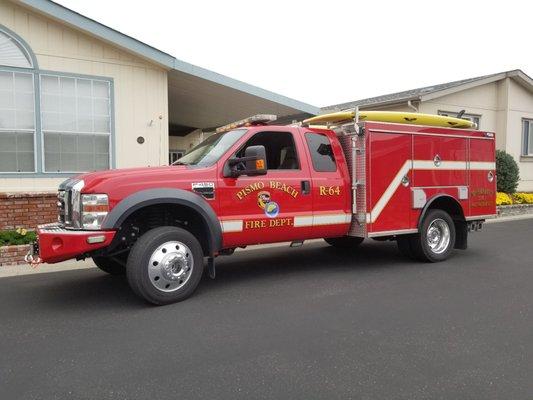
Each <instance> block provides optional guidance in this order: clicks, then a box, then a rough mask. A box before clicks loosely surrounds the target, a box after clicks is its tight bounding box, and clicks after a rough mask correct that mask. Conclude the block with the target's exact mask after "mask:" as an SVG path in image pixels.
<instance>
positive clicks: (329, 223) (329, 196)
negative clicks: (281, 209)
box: [301, 130, 352, 237]
mask: <svg viewBox="0 0 533 400" xmlns="http://www.w3.org/2000/svg"><path fill="white" fill-rule="evenodd" d="M301 131H302V134H303V138H304V141H305V144H306V148H307V151H308V152H309V160H310V166H309V169H310V171H311V181H312V189H311V191H312V195H313V219H312V220H310V221H302V222H303V223H312V230H313V233H314V236H315V237H338V236H344V235H346V233H347V232H348V227H349V224H350V222H351V217H352V214H351V209H350V199H351V186H349V182H350V180H349V174H348V169H347V168H346V166H345V163H344V162H342V161H341V160H344V157H343V155H342V148H341V146H340V144H339V142H338V140H337V139H336V138H332V137H330V136H328V135H327V134H326V133H325V132H316V131H315V132H308V131H305V130H301ZM332 139H333V140H332ZM350 185H351V184H350Z"/></svg>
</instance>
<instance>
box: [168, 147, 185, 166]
mask: <svg viewBox="0 0 533 400" xmlns="http://www.w3.org/2000/svg"><path fill="white" fill-rule="evenodd" d="M174 154H176V155H178V154H181V155H179V156H178V157H177V158H176V160H179V159H180V158H181V157H183V156H184V155H185V150H169V151H168V163H169V165H170V164H172V163H173V162H174V161H172V155H174Z"/></svg>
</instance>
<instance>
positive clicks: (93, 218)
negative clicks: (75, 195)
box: [81, 194, 109, 229]
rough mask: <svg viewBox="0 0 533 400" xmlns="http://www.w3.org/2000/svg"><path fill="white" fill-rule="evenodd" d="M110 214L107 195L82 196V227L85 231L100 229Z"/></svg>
mask: <svg viewBox="0 0 533 400" xmlns="http://www.w3.org/2000/svg"><path fill="white" fill-rule="evenodd" d="M108 212H109V199H108V198H107V194H82V195H81V227H82V228H83V229H100V228H101V227H102V223H103V222H104V219H105V217H106V216H107V213H108Z"/></svg>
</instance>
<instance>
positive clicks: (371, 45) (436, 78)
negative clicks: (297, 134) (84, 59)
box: [56, 0, 533, 106]
mask: <svg viewBox="0 0 533 400" xmlns="http://www.w3.org/2000/svg"><path fill="white" fill-rule="evenodd" d="M56 2H58V3H60V4H62V5H64V6H66V7H68V8H70V9H72V10H74V11H77V12H79V13H81V14H84V15H86V16H88V17H90V18H92V19H95V20H97V21H98V22H100V23H103V24H105V25H107V26H109V27H111V28H113V29H116V30H118V31H120V32H122V33H125V34H127V35H130V36H132V37H134V38H136V39H138V40H141V41H143V42H144V43H147V44H149V45H151V46H153V47H156V48H158V49H159V50H162V51H165V52H167V53H169V54H171V55H173V56H174V57H176V58H178V59H180V60H183V61H186V62H188V63H191V64H195V65H198V66H200V67H203V68H207V69H210V70H212V71H215V72H218V73H221V74H224V75H227V76H229V77H232V78H235V79H238V80H241V81H244V82H246V83H249V84H252V85H255V86H259V87H261V88H264V89H267V90H270V91H273V92H276V93H279V94H282V95H285V96H288V97H291V98H294V99H296V100H300V101H303V102H306V103H309V104H312V105H315V106H327V105H332V104H338V103H343V102H347V101H352V100H357V99H362V98H366V97H372V96H379V95H382V94H387V93H393V92H397V91H401V90H407V89H413V88H417V87H422V86H428V85H433V84H438V83H443V82H449V81H453V80H459V79H465V78H470V77H474V76H480V75H486V74H491V73H496V72H501V71H506V70H511V69H516V68H520V69H522V70H523V71H524V72H525V73H527V74H528V75H529V76H533V50H532V49H533V30H532V28H531V26H532V19H531V15H532V14H533V2H532V1H520V0H507V1H492V0H486V1H473V0H470V1H469V0H462V1H456V0H447V1H442V2H441V1H431V0H425V1H418V0H416V1H415V0H406V1H401V0H396V1H393V0H391V1H389V0H367V1H365V2H357V1H336V0H329V1H323V0H322V1H310V0H307V1H289V0H269V1H253V0H247V1H231V0H224V1H221V0H219V1H208V0H194V1H170V0H167V1H165V0H150V1H138V0H137V1H121V0H91V1H87V0H56ZM126 4H127V5H126Z"/></svg>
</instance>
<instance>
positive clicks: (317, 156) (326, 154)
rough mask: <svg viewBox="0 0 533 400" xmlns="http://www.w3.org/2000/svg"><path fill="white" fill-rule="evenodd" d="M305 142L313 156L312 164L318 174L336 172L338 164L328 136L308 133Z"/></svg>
mask: <svg viewBox="0 0 533 400" xmlns="http://www.w3.org/2000/svg"><path fill="white" fill-rule="evenodd" d="M305 140H306V142H307V146H308V147H309V153H310V154H311V162H312V163H313V169H314V170H315V171H316V172H335V171H336V170H337V164H336V162H335V155H334V154H333V149H332V148H331V143H330V141H329V139H328V137H327V136H326V135H322V134H319V133H314V132H308V133H306V134H305Z"/></svg>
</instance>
